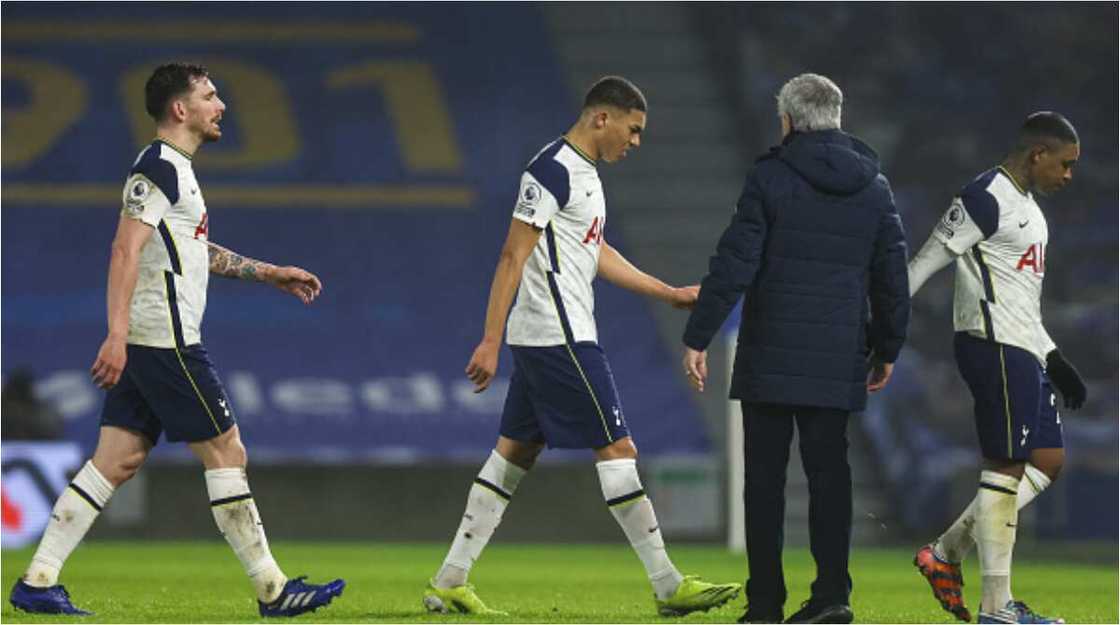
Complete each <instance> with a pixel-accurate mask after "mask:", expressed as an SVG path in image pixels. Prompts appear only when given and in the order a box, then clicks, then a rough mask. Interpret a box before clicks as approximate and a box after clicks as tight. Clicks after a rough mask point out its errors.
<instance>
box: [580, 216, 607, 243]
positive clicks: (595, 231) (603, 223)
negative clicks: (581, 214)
mask: <svg viewBox="0 0 1120 625" xmlns="http://www.w3.org/2000/svg"><path fill="white" fill-rule="evenodd" d="M606 227H607V218H606V217H596V218H595V220H594V221H592V222H591V227H590V228H588V229H587V234H586V235H584V237H583V243H584V245H586V244H588V243H594V244H595V245H602V244H603V230H605V229H606Z"/></svg>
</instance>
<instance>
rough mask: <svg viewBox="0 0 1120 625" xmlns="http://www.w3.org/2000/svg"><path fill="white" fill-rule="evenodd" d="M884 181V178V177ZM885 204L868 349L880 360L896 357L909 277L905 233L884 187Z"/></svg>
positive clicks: (902, 332)
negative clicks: (869, 347)
mask: <svg viewBox="0 0 1120 625" xmlns="http://www.w3.org/2000/svg"><path fill="white" fill-rule="evenodd" d="M884 184H886V181H885V179H884ZM886 195H887V199H886V202H887V206H886V208H885V209H884V210H883V213H882V216H881V217H880V220H879V231H878V233H877V235H876V237H875V252H874V256H873V257H872V260H871V276H870V284H869V285H868V293H869V296H870V299H871V335H870V337H869V338H870V343H871V349H872V351H873V352H874V354H875V359H876V360H878V361H880V362H894V361H895V360H898V353H899V352H900V351H901V350H902V344H903V343H904V342H905V341H906V329H907V326H908V325H909V324H910V281H909V279H908V277H907V274H906V235H905V233H904V232H903V230H902V219H901V218H900V217H899V215H898V211H897V210H896V209H895V206H894V198H893V197H892V196H891V194H890V188H889V187H887V192H886Z"/></svg>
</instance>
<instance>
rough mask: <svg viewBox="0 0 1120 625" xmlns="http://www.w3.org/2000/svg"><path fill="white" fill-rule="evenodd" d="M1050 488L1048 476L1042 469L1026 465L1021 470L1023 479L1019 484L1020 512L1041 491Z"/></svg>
mask: <svg viewBox="0 0 1120 625" xmlns="http://www.w3.org/2000/svg"><path fill="white" fill-rule="evenodd" d="M1049 487H1050V476H1048V475H1046V474H1045V473H1043V472H1042V469H1039V468H1038V467H1036V466H1034V465H1033V464H1029V463H1028V464H1027V466H1026V468H1025V469H1024V470H1023V479H1022V480H1021V481H1020V482H1019V495H1018V506H1019V509H1020V510H1022V509H1023V508H1024V507H1026V505H1027V504H1029V503H1030V502H1032V501H1034V500H1035V497H1038V496H1039V495H1041V494H1042V491H1044V490H1046V489H1047V488H1049Z"/></svg>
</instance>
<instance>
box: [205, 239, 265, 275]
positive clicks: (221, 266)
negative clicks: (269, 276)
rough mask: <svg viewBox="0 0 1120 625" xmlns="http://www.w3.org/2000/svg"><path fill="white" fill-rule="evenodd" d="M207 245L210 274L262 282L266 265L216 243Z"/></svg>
mask: <svg viewBox="0 0 1120 625" xmlns="http://www.w3.org/2000/svg"><path fill="white" fill-rule="evenodd" d="M207 245H208V246H209V248H210V273H213V274H217V275H219V276H225V277H227V278H237V279H239V280H252V281H258V282H259V281H262V280H264V276H263V274H264V271H263V269H264V268H265V267H266V266H267V263H263V262H261V261H259V260H256V259H253V258H247V257H245V256H242V255H240V254H238V253H236V252H232V251H230V250H227V249H226V248H224V247H222V246H220V245H218V244H216V243H207Z"/></svg>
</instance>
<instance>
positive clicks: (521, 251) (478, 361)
mask: <svg viewBox="0 0 1120 625" xmlns="http://www.w3.org/2000/svg"><path fill="white" fill-rule="evenodd" d="M540 238H541V230H540V229H538V228H537V227H536V226H533V225H530V224H527V223H525V222H523V221H520V220H518V219H513V220H511V221H510V225H509V233H508V234H507V235H506V242H505V244H504V245H502V253H501V256H500V257H499V258H498V267H497V269H495V270H494V281H493V282H492V283H491V284H490V299H489V301H488V302H487V304H486V326H485V329H484V330H483V334H482V341H481V342H480V343H479V344H478V347H476V348H475V350H474V353H473V354H471V360H470V362H468V363H467V369H466V373H467V377H468V378H469V379H470V381H471V382H473V383H474V385H475V388H474V392H476V393H481V392H482V391H485V390H486V388H487V387H488V386H490V382H491V381H492V380H493V379H494V373H495V372H496V371H497V370H498V351H499V350H500V349H501V347H502V332H503V330H504V329H505V325H506V317H507V316H508V315H509V307H510V305H512V304H513V297H514V295H515V294H516V293H517V287H518V285H520V284H521V272H522V270H524V268H525V261H526V259H528V258H529V255H530V254H532V253H533V248H534V247H536V245H537V241H539V240H540Z"/></svg>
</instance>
